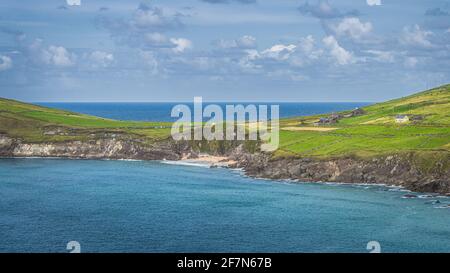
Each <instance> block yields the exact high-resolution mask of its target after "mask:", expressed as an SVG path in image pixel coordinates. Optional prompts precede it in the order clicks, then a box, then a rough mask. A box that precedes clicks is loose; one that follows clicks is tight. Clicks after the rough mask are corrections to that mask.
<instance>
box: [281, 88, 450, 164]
mask: <svg viewBox="0 0 450 273" xmlns="http://www.w3.org/2000/svg"><path fill="white" fill-rule="evenodd" d="M362 109H363V110H364V111H365V114H363V115H360V116H354V117H348V118H342V119H339V120H338V122H337V123H335V124H327V125H318V126H317V125H314V123H315V122H317V121H318V120H319V119H320V118H321V117H327V116H329V115H318V116H312V117H299V118H292V119H285V120H282V121H281V129H282V130H281V133H280V146H281V147H280V149H279V150H278V151H277V152H276V156H317V157H329V156H344V155H356V156H371V155H377V154H389V153H396V152H407V151H417V152H423V151H428V152H436V151H437V152H444V153H448V152H449V151H450V85H445V86H442V87H438V88H435V89H432V90H428V91H425V92H421V93H417V94H414V95H411V96H408V97H404V98H400V99H395V100H392V101H388V102H383V103H377V104H373V105H370V106H367V107H363V108H362ZM348 113H349V111H345V112H342V113H340V114H342V115H345V114H348ZM398 114H404V115H409V116H413V115H420V116H421V120H417V121H409V122H406V123H400V124H399V123H396V119H395V117H396V115H398ZM313 126H315V127H318V128H326V127H331V128H336V129H335V130H332V131H292V130H287V128H289V129H290V128H292V127H300V128H301V127H313ZM283 128H284V129H283Z"/></svg>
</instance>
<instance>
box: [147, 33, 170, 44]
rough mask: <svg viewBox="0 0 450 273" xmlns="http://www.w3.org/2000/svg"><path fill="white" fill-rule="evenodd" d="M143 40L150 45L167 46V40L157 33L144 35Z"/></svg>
mask: <svg viewBox="0 0 450 273" xmlns="http://www.w3.org/2000/svg"><path fill="white" fill-rule="evenodd" d="M144 39H145V41H146V42H147V43H149V44H150V45H156V46H158V45H164V44H167V38H166V36H164V35H163V34H161V33H159V32H152V33H146V34H144Z"/></svg>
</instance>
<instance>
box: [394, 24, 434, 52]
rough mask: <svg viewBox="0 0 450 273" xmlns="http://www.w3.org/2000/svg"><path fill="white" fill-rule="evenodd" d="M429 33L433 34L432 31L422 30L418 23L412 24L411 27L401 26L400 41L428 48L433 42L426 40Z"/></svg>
mask: <svg viewBox="0 0 450 273" xmlns="http://www.w3.org/2000/svg"><path fill="white" fill-rule="evenodd" d="M431 35H433V32H431V31H426V30H423V29H421V28H420V26H419V25H414V26H413V27H412V28H411V27H405V28H403V33H402V36H401V38H400V41H401V42H402V43H403V44H405V45H411V46H418V47H425V48H430V47H433V44H432V43H431V42H430V41H429V40H428V37H430V36H431Z"/></svg>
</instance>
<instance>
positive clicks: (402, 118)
mask: <svg viewBox="0 0 450 273" xmlns="http://www.w3.org/2000/svg"><path fill="white" fill-rule="evenodd" d="M408 121H409V117H408V116H407V115H397V116H395V122H397V123H405V122H408Z"/></svg>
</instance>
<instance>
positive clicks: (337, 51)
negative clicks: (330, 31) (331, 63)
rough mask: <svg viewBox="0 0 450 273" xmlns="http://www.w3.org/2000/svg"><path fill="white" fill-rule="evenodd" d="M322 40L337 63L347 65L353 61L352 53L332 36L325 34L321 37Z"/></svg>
mask: <svg viewBox="0 0 450 273" xmlns="http://www.w3.org/2000/svg"><path fill="white" fill-rule="evenodd" d="M322 42H323V43H324V45H325V47H326V48H327V49H328V50H329V53H330V56H331V57H333V58H334V59H335V61H336V63H337V64H340V65H347V64H350V63H353V62H354V57H353V54H352V53H351V52H349V51H347V50H345V49H344V48H343V47H341V46H340V45H339V43H338V41H337V40H336V38H335V37H334V36H331V35H330V36H327V37H325V38H323V40H322Z"/></svg>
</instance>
